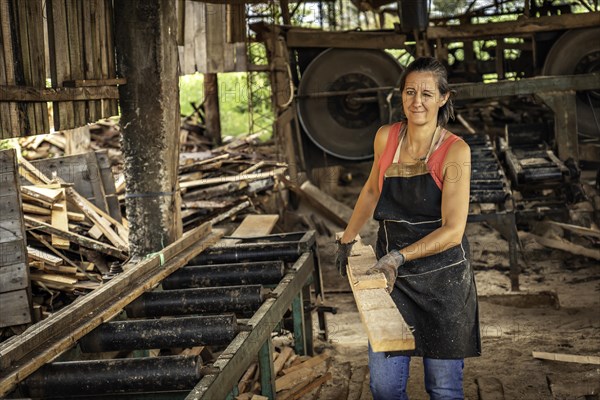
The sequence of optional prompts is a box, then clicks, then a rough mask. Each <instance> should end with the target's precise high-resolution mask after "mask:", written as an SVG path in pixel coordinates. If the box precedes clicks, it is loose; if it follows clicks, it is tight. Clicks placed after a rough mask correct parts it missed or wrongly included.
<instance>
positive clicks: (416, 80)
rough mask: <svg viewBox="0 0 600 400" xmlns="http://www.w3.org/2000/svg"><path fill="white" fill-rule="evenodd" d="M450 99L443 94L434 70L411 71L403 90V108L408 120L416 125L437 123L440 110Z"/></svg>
mask: <svg viewBox="0 0 600 400" xmlns="http://www.w3.org/2000/svg"><path fill="white" fill-rule="evenodd" d="M447 100H448V94H447V95H446V96H442V95H441V93H440V91H439V89H438V85H437V79H436V76H435V75H434V74H433V73H432V72H417V71H415V72H411V73H410V74H408V76H407V77H406V82H405V84H404V90H403V91H402V108H403V109H404V115H406V118H407V119H408V122H409V123H411V124H415V125H426V124H430V123H432V121H435V122H434V123H435V124H437V116H438V110H439V109H440V107H442V106H443V105H444V104H446V101H447Z"/></svg>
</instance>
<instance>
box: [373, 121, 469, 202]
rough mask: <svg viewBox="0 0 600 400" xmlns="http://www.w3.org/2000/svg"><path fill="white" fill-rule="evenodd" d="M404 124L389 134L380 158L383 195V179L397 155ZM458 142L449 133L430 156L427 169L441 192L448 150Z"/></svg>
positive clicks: (380, 181) (380, 182)
mask: <svg viewBox="0 0 600 400" xmlns="http://www.w3.org/2000/svg"><path fill="white" fill-rule="evenodd" d="M402 124H403V123H402V122H397V123H395V124H394V125H392V127H391V128H390V132H389V134H388V139H387V143H386V145H385V149H384V150H383V154H382V155H381V157H380V158H379V192H380V193H381V189H382V188H383V179H384V177H385V170H386V169H387V168H388V167H389V166H390V165H391V164H392V161H393V160H394V154H395V153H396V149H397V148H398V143H399V140H400V129H401V128H402ZM458 140H462V139H461V138H459V137H458V136H456V135H455V134H453V133H449V132H448V133H447V134H446V139H445V140H444V141H443V142H442V144H441V145H440V147H438V148H437V149H435V151H434V152H433V153H431V155H430V156H429V160H428V161H427V167H428V169H429V173H430V174H431V177H432V178H433V180H434V181H435V184H436V185H437V187H438V188H440V190H442V187H443V185H444V176H443V172H444V160H445V159H446V154H448V150H450V146H452V144H453V143H454V142H456V141H458Z"/></svg>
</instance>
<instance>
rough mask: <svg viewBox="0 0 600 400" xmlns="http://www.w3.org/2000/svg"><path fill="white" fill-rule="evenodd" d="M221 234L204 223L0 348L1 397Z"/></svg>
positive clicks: (221, 234)
mask: <svg viewBox="0 0 600 400" xmlns="http://www.w3.org/2000/svg"><path fill="white" fill-rule="evenodd" d="M221 236H223V232H219V231H217V232H211V227H210V225H209V224H203V225H201V226H199V227H198V228H196V229H194V230H193V231H190V232H188V234H187V235H186V236H184V237H183V238H181V239H179V240H177V241H175V242H174V243H172V244H171V245H169V246H167V247H166V248H164V249H163V250H162V251H161V254H160V255H159V254H155V255H154V256H152V257H149V258H146V259H144V260H143V261H141V262H139V263H137V264H131V265H129V266H126V267H125V272H123V273H121V274H119V275H118V276H116V277H115V278H113V279H112V280H111V281H109V282H108V283H106V284H104V285H103V286H101V287H99V288H98V289H96V290H94V291H93V292H92V293H90V294H88V295H87V296H85V297H83V298H82V299H81V300H80V301H78V302H76V303H73V304H70V305H69V306H67V307H65V308H63V309H61V310H60V311H58V312H57V313H55V314H53V315H51V316H50V317H49V318H48V319H45V320H43V321H41V322H39V323H37V324H35V325H33V326H31V327H30V328H29V329H27V330H26V331H25V332H24V333H22V334H21V335H17V336H13V337H12V338H10V339H9V340H7V341H5V342H4V343H2V344H0V371H2V372H0V396H3V395H6V394H7V393H8V392H9V391H11V390H12V389H14V387H15V385H16V384H17V383H19V382H21V381H22V380H24V379H25V378H27V376H29V375H30V374H31V373H33V372H34V371H36V370H37V369H38V368H40V367H41V366H42V365H44V364H45V363H48V362H50V361H52V360H53V359H55V358H56V357H58V356H59V355H60V354H62V353H63V352H64V351H66V350H67V349H69V348H70V347H72V346H73V345H74V344H75V343H76V342H77V340H79V339H80V338H81V337H83V336H84V335H85V334H87V333H88V332H90V331H91V330H92V329H94V328H96V327H97V326H98V325H100V324H101V323H103V322H104V321H107V320H109V319H111V318H113V317H114V316H116V315H117V314H119V313H120V312H121V311H122V309H123V307H125V306H126V305H127V304H129V303H130V302H132V301H133V300H135V299H136V298H137V297H138V296H140V295H141V294H142V293H144V292H145V291H147V290H150V289H152V288H154V287H155V286H156V284H158V283H159V282H160V281H161V280H162V279H164V278H165V277H166V276H168V275H170V274H171V273H173V272H174V271H176V270H177V269H179V268H180V267H182V266H183V265H185V264H187V263H188V262H189V261H190V260H191V259H192V258H194V257H195V256H197V255H198V254H200V253H201V252H202V251H203V250H204V249H206V248H207V247H209V246H212V245H213V244H214V243H215V242H216V241H217V240H219V238H220V237H221ZM163 261H164V263H163Z"/></svg>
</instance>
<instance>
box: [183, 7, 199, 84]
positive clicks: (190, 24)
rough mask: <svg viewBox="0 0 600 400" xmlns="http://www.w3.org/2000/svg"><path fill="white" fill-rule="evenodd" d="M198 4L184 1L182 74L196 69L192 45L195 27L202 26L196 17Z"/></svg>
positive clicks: (191, 72)
mask: <svg viewBox="0 0 600 400" xmlns="http://www.w3.org/2000/svg"><path fill="white" fill-rule="evenodd" d="M198 6H199V5H198V4H197V3H195V2H193V1H186V2H185V20H184V26H185V32H184V45H183V61H182V65H181V68H182V71H183V74H184V75H188V74H193V73H194V72H195V71H196V67H197V65H196V60H195V59H194V45H195V42H194V40H195V38H196V29H197V28H199V27H201V26H203V23H202V20H200V19H198V18H199V15H197V14H196V13H197V10H198V9H199V7H198Z"/></svg>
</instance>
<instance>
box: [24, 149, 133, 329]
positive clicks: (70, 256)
mask: <svg viewBox="0 0 600 400" xmlns="http://www.w3.org/2000/svg"><path fill="white" fill-rule="evenodd" d="M19 163H20V164H19V173H20V174H21V176H22V177H23V178H24V179H25V180H26V182H25V181H24V182H23V184H22V185H21V186H20V188H21V189H20V190H21V199H22V202H23V204H22V209H23V219H24V222H25V227H26V230H27V244H28V246H27V256H28V261H29V266H30V278H31V281H32V286H33V289H34V290H33V300H34V303H36V304H34V310H35V313H37V314H34V318H37V319H41V318H43V317H44V316H45V315H47V314H48V313H50V312H53V311H56V310H57V309H59V308H60V307H61V306H64V305H66V304H68V303H70V302H71V301H73V300H74V299H75V297H77V296H78V295H81V294H84V293H86V292H88V291H90V290H92V289H95V288H96V287H98V286H99V285H100V283H101V281H102V274H109V273H110V267H109V265H110V264H111V263H116V264H121V263H123V262H124V261H125V260H126V259H127V258H128V253H129V244H128V239H127V238H128V229H127V227H126V221H125V220H123V221H122V222H119V221H117V220H115V219H114V218H113V217H111V216H110V215H109V214H108V213H107V212H105V211H103V210H101V209H100V208H98V207H97V206H96V205H95V204H93V203H92V202H90V201H89V200H88V199H86V198H85V197H83V196H82V195H81V194H79V193H78V192H77V191H76V190H75V189H74V188H73V187H72V185H71V184H69V183H66V182H64V181H63V180H62V179H60V178H59V177H53V178H52V179H51V178H49V177H47V176H46V175H44V174H43V173H42V172H41V171H39V170H38V169H37V168H36V167H35V166H33V165H32V164H31V163H29V162H28V161H27V160H24V159H20V161H19Z"/></svg>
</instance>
